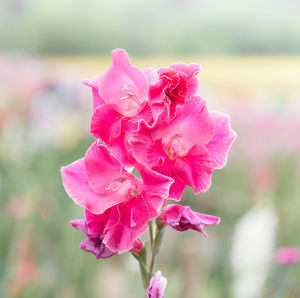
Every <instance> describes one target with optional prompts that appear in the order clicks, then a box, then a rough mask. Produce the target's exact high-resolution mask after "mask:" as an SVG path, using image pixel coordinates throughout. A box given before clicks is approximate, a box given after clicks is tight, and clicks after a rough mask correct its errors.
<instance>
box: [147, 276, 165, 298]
mask: <svg viewBox="0 0 300 298" xmlns="http://www.w3.org/2000/svg"><path fill="white" fill-rule="evenodd" d="M166 286H167V279H166V278H165V277H163V276H162V275H161V272H160V271H157V272H156V273H155V274H154V275H153V276H152V278H151V281H150V285H149V287H148V288H147V298H165V288H166Z"/></svg>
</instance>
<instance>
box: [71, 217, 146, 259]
mask: <svg viewBox="0 0 300 298" xmlns="http://www.w3.org/2000/svg"><path fill="white" fill-rule="evenodd" d="M70 224H71V225H72V226H73V227H74V228H75V229H78V230H80V231H82V232H84V233H85V234H86V236H87V237H86V239H84V240H83V241H82V242H81V243H80V248H81V249H82V250H84V251H86V252H90V253H92V254H94V255H95V256H96V258H97V259H100V258H109V257H111V256H113V255H115V254H116V253H117V252H116V251H112V250H111V249H109V248H108V247H107V246H106V245H105V244H104V243H103V236H102V235H101V234H98V233H90V232H89V229H88V225H87V223H86V222H85V221H84V220H83V219H75V220H72V221H71V222H70ZM142 247H143V242H142V241H141V240H140V239H137V240H134V241H133V246H132V248H131V249H130V252H134V253H136V254H138V253H139V252H140V250H141V249H142Z"/></svg>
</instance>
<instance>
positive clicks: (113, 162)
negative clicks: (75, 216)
mask: <svg viewBox="0 0 300 298" xmlns="http://www.w3.org/2000/svg"><path fill="white" fill-rule="evenodd" d="M136 167H137V168H138V170H139V173H140V174H141V177H142V179H138V178H136V177H135V176H133V175H132V174H131V173H129V172H128V171H126V170H125V169H124V168H123V167H122V166H121V164H120V163H119V162H118V160H117V159H116V158H115V157H114V156H113V155H111V154H110V153H109V151H108V149H107V148H106V147H104V146H103V145H101V144H99V143H98V142H95V143H94V144H93V145H92V146H91V147H90V148H89V149H88V151H87V153H86V155H85V157H84V158H82V159H79V160H77V161H75V162H73V163H72V164H70V165H69V166H67V167H63V168H62V178H63V184H64V187H65V189H66V191H67V193H68V194H69V196H70V197H71V198H72V199H73V200H74V202H75V203H77V204H78V205H80V206H83V207H84V208H85V209H86V210H85V217H86V224H87V227H88V232H89V234H100V235H101V236H102V237H103V240H102V242H103V243H104V245H105V246H106V247H107V248H109V249H110V250H112V251H115V252H118V253H122V252H125V251H128V250H130V249H131V248H132V246H133V242H134V240H136V239H137V238H138V237H139V236H140V235H141V234H142V233H143V232H144V231H145V230H146V229H147V223H148V221H149V220H152V219H154V218H156V217H157V215H158V210H159V209H160V208H161V206H162V205H163V203H164V201H165V199H167V198H168V194H169V187H170V184H171V183H172V179H170V178H168V177H165V176H163V175H161V174H158V173H155V172H153V171H150V170H148V169H147V168H145V167H144V166H142V165H136Z"/></svg>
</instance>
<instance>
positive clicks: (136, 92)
mask: <svg viewBox="0 0 300 298" xmlns="http://www.w3.org/2000/svg"><path fill="white" fill-rule="evenodd" d="M111 56H112V60H113V65H112V66H111V68H110V69H109V70H108V71H107V72H105V73H104V75H103V77H102V79H101V81H100V85H99V92H100V95H101V97H102V98H103V100H104V101H105V102H106V103H109V104H111V105H113V106H114V108H115V109H116V110H117V111H118V112H119V113H120V114H122V115H125V116H127V117H134V116H136V115H137V114H138V113H139V112H140V111H141V109H142V107H143V105H142V103H143V102H144V101H145V100H146V97H147V93H148V88H149V86H148V80H147V77H146V75H145V74H144V72H143V71H142V70H140V69H139V68H137V67H135V66H133V65H131V63H130V60H129V57H128V55H127V53H126V52H125V51H124V50H121V49H116V50H113V51H112V52H111Z"/></svg>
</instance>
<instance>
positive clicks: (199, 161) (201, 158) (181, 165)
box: [174, 145, 213, 194]
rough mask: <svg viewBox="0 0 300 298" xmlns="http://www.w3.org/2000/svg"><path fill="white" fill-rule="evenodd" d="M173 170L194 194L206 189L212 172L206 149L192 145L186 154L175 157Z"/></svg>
mask: <svg viewBox="0 0 300 298" xmlns="http://www.w3.org/2000/svg"><path fill="white" fill-rule="evenodd" d="M174 172H175V175H176V176H177V178H178V179H180V180H181V181H183V182H184V183H186V184H187V185H189V186H191V187H192V188H193V189H194V191H195V193H196V194H198V193H200V192H204V191H206V190H208V188H209V187H210V184H211V176H212V173H213V170H212V167H211V161H210V156H209V153H208V151H207V150H206V149H205V147H202V146H198V145H196V146H194V147H193V148H192V149H191V150H190V151H189V153H188V154H187V155H186V156H184V157H182V158H178V159H176V161H175V164H174Z"/></svg>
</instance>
